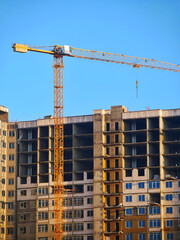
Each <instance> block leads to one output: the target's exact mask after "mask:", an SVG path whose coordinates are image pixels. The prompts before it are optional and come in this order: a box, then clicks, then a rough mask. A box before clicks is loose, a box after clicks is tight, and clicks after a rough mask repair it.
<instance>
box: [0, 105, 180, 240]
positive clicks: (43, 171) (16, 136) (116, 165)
mask: <svg viewBox="0 0 180 240" xmlns="http://www.w3.org/2000/svg"><path fill="white" fill-rule="evenodd" d="M0 124H1V125H0V129H1V133H0V138H1V146H0V158H1V167H0V168H1V172H0V173H1V179H2V181H1V195H2V196H1V202H2V208H1V219H2V221H1V223H0V227H1V239H18V240H25V239H26V240H34V239H37V240H52V239H53V231H54V195H53V192H54V119H53V116H46V117H44V119H38V120H34V121H26V122H17V123H8V109H7V108H3V107H1V109H0ZM5 132H6V134H5ZM12 179H13V180H14V181H13V180H12ZM4 182H5V183H6V184H4ZM7 183H8V184H7ZM64 188H66V189H68V191H67V192H65V195H64V203H63V205H64V206H63V209H64V240H178V239H180V109H172V110H148V111H133V112H129V111H127V109H126V108H125V107H124V106H112V107H111V109H110V110H102V109H101V110H95V111H94V113H93V115H86V116H74V117H66V118H64Z"/></svg>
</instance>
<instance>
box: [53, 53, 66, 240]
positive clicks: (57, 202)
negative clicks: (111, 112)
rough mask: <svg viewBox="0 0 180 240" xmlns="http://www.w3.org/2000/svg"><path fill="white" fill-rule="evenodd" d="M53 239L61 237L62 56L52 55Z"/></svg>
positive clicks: (62, 174) (62, 164)
mask: <svg viewBox="0 0 180 240" xmlns="http://www.w3.org/2000/svg"><path fill="white" fill-rule="evenodd" d="M53 67H54V239H55V240H61V239H62V237H63V178H64V149H63V148H64V131H63V130H64V128H63V68H64V66H63V57H62V56H54V65H53Z"/></svg>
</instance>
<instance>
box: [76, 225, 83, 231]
mask: <svg viewBox="0 0 180 240" xmlns="http://www.w3.org/2000/svg"><path fill="white" fill-rule="evenodd" d="M83 230H84V224H83V223H74V231H83Z"/></svg>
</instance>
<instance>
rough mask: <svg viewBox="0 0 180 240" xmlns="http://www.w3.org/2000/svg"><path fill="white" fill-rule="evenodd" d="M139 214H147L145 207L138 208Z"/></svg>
mask: <svg viewBox="0 0 180 240" xmlns="http://www.w3.org/2000/svg"><path fill="white" fill-rule="evenodd" d="M138 214H139V215H144V214H145V208H144V207H140V208H138Z"/></svg>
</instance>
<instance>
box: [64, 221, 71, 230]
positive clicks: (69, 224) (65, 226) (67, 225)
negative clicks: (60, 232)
mask: <svg viewBox="0 0 180 240" xmlns="http://www.w3.org/2000/svg"><path fill="white" fill-rule="evenodd" d="M63 228H64V231H66V232H71V231H72V224H71V223H65V224H64V226H63Z"/></svg>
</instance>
